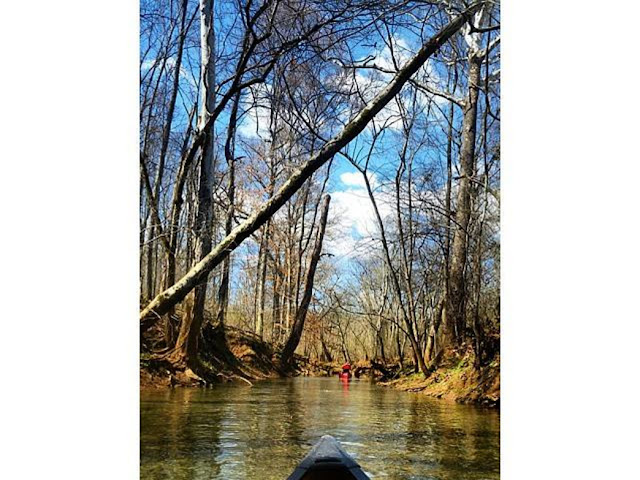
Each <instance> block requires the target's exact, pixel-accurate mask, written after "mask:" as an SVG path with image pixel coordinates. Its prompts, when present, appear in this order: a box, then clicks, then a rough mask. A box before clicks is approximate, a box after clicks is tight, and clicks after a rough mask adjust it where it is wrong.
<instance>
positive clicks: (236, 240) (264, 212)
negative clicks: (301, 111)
mask: <svg viewBox="0 0 640 480" xmlns="http://www.w3.org/2000/svg"><path fill="white" fill-rule="evenodd" d="M482 5H483V4H482V3H477V4H474V5H473V6H471V7H470V8H468V9H467V10H465V12H464V13H463V14H461V15H460V16H458V17H456V18H455V19H454V20H452V21H451V22H450V23H449V24H448V25H447V26H445V27H444V28H443V29H442V30H440V32H438V33H437V34H436V35H435V36H433V37H432V38H431V39H430V40H429V41H428V42H427V43H425V44H424V45H423V46H422V48H421V49H420V51H419V52H418V53H417V54H416V55H415V56H414V57H413V58H412V59H411V60H409V61H408V62H407V63H406V64H405V65H404V66H403V67H402V68H401V69H400V71H398V73H397V74H396V75H395V76H394V77H393V79H392V80H391V81H390V82H389V84H388V85H387V86H386V87H385V88H384V89H383V90H382V91H381V92H380V93H378V95H376V97H375V98H374V99H373V100H372V101H371V102H369V103H368V104H367V105H366V106H365V107H364V108H363V109H362V110H361V111H360V113H358V115H356V116H355V118H353V119H352V120H351V121H349V122H348V123H347V125H345V127H344V128H343V130H342V131H341V132H340V133H339V134H337V135H336V136H335V137H333V138H332V139H331V140H329V141H328V142H326V143H325V144H324V145H323V147H322V148H321V149H320V150H319V151H318V152H317V153H316V154H315V155H313V156H312V157H311V158H310V159H309V160H307V161H306V162H304V163H303V164H302V165H300V167H298V168H297V169H296V170H295V171H294V172H293V174H292V175H291V176H290V177H289V179H288V180H287V181H286V182H285V183H284V184H283V185H282V186H281V187H280V189H279V190H278V192H277V193H276V194H275V195H274V196H273V197H272V198H271V199H269V200H268V201H267V202H265V203H264V204H263V205H262V207H260V208H258V210H257V211H255V212H254V213H253V214H252V215H251V216H250V217H249V218H247V219H246V220H245V221H244V222H242V223H241V224H240V225H238V226H237V227H236V228H235V229H233V230H232V232H231V233H230V234H229V235H227V237H226V238H225V239H224V240H222V241H221V242H220V243H219V244H218V245H217V246H216V247H215V248H214V249H213V250H211V251H210V252H209V254H207V255H206V256H205V257H204V258H202V260H200V261H199V262H198V263H197V264H196V265H195V266H194V267H193V268H191V270H190V271H189V272H187V273H186V274H185V275H184V276H183V277H182V278H181V279H180V280H178V282H176V283H175V284H174V285H173V286H172V287H170V288H168V289H166V290H165V291H164V292H162V293H160V294H159V295H157V296H156V297H155V298H154V299H153V300H152V301H151V302H149V304H148V305H147V306H146V307H145V308H144V309H143V310H142V311H141V312H140V319H141V320H142V319H144V318H145V317H146V316H147V315H150V314H154V313H155V314H156V315H163V314H164V313H166V312H167V311H168V310H169V309H170V308H171V307H173V306H174V305H176V304H177V303H178V302H180V301H181V300H182V299H184V298H185V296H186V295H187V294H188V293H189V292H190V291H191V290H193V288H194V287H195V286H196V285H198V284H199V283H200V282H201V281H202V280H203V279H206V277H207V275H208V274H209V272H210V271H211V270H212V269H213V268H215V267H216V266H217V265H219V264H220V262H221V261H222V260H223V259H224V258H225V257H226V256H227V255H228V254H229V253H230V252H231V251H233V250H234V249H235V248H236V247H237V246H238V245H239V244H240V243H242V241H244V240H245V239H246V238H247V237H248V236H250V235H251V234H252V233H253V232H255V231H256V230H257V229H258V228H260V227H261V226H262V225H264V223H265V222H266V221H267V220H268V219H269V218H270V217H271V216H272V215H273V214H274V213H275V212H276V211H278V210H279V209H280V207H282V205H284V204H285V203H286V202H287V200H289V199H290V198H291V196H292V195H293V194H294V193H295V192H297V191H298V190H299V189H300V187H301V186H302V185H303V184H304V182H305V181H306V180H307V179H308V178H309V177H311V175H313V173H314V172H315V171H317V170H318V169H319V168H320V167H322V165H324V164H325V163H326V162H327V161H328V160H329V159H330V158H332V157H333V156H334V155H335V154H336V153H338V152H339V151H340V150H341V149H342V148H343V147H344V146H346V145H347V144H348V143H349V142H350V141H351V140H353V139H354V138H355V137H356V136H357V135H358V134H359V133H360V132H362V130H364V128H365V127H366V126H367V125H368V123H369V122H370V121H371V119H373V117H375V115H376V114H377V113H378V112H380V110H382V108H384V106H385V105H387V103H389V101H390V100H391V99H392V98H393V97H395V95H396V94H397V93H398V92H399V91H400V90H401V89H402V87H403V86H404V85H405V83H406V82H407V81H408V80H409V79H410V78H411V76H412V75H413V74H414V73H415V72H416V71H418V69H419V68H420V67H421V66H422V65H424V63H425V62H426V61H427V59H428V58H429V57H430V56H432V55H433V54H434V53H435V52H437V51H438V49H439V48H440V47H441V46H442V45H443V44H444V43H445V42H446V41H447V40H448V39H449V38H450V37H451V36H452V35H453V34H454V33H456V32H457V31H458V30H459V29H460V28H461V27H462V26H463V25H464V24H465V22H466V21H467V20H468V18H469V17H470V15H472V14H473V13H474V12H475V11H476V10H478V9H479V8H480V7H481V6H482Z"/></svg>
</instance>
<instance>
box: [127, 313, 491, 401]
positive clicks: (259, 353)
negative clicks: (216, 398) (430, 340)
mask: <svg viewBox="0 0 640 480" xmlns="http://www.w3.org/2000/svg"><path fill="white" fill-rule="evenodd" d="M217 335H219V331H218V329H217V328H216V327H213V326H211V325H210V324H208V325H207V326H205V327H204V329H203V337H202V341H203V343H204V344H205V346H208V347H212V346H214V344H215V341H216V340H215V339H216V336H217ZM149 337H150V336H149V335H148V336H147V338H149ZM225 337H226V339H227V344H228V348H229V352H228V353H231V356H230V357H227V358H221V357H220V356H215V355H213V354H211V353H210V352H211V351H215V350H208V349H207V348H206V347H205V349H203V351H202V358H201V359H200V360H201V366H200V369H199V370H198V374H196V373H195V372H193V371H192V370H191V369H185V370H184V371H178V370H175V369H174V368H173V367H172V366H171V364H169V363H167V362H166V361H164V360H162V359H161V357H160V356H158V355H157V354H153V353H152V352H150V351H149V350H148V348H147V349H143V351H142V352H141V356H140V388H141V389H163V388H172V387H193V388H206V387H215V385H216V384H220V383H225V382H234V383H237V384H239V385H253V383H254V382H256V381H263V380H269V379H275V378H286V377H294V376H310V377H331V376H337V374H338V373H339V372H340V371H341V364H342V362H339V361H332V362H328V361H321V360H311V359H309V358H307V357H303V356H300V355H295V356H294V360H293V363H292V364H291V365H289V366H288V367H286V368H284V367H283V366H282V364H281V362H280V359H279V355H278V353H277V351H276V349H275V348H274V346H273V345H271V344H270V343H268V342H265V341H263V340H261V339H260V338H259V337H258V336H256V335H255V334H253V333H252V332H248V331H244V330H240V329H237V328H233V327H226V332H225ZM145 345H147V344H146V343H145V342H143V347H144V346H145ZM145 350H146V351H145ZM207 352H209V353H207ZM446 358H448V360H447V362H446V363H443V364H441V365H439V366H438V367H437V368H434V369H433V371H432V372H431V373H430V375H429V376H426V377H425V375H424V374H422V373H421V372H418V371H417V369H416V368H415V367H414V365H412V364H408V363H406V362H403V366H400V362H399V361H398V360H397V359H396V360H395V361H387V362H385V363H381V361H380V360H379V359H374V360H370V359H364V360H358V361H355V362H353V364H352V368H353V373H354V377H356V378H358V379H370V380H373V381H375V382H376V384H377V385H380V386H383V387H387V388H394V389H397V390H401V391H406V392H413V393H419V394H422V395H427V396H430V397H434V398H439V399H443V400H445V401H452V402H456V403H462V404H474V405H478V406H484V407H491V408H499V406H500V356H499V354H498V355H497V356H496V358H495V359H494V360H493V361H492V362H490V363H489V364H488V365H486V366H483V367H480V368H477V367H475V366H474V361H473V349H472V348H470V347H469V348H465V346H464V345H463V348H462V349H461V350H459V351H455V352H449V353H448V355H447V356H446Z"/></svg>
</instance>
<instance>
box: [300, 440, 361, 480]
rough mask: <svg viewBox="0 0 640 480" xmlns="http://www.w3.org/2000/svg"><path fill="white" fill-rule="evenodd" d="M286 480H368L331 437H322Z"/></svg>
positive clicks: (358, 466)
mask: <svg viewBox="0 0 640 480" xmlns="http://www.w3.org/2000/svg"><path fill="white" fill-rule="evenodd" d="M287 480H370V479H369V477H368V476H367V475H366V474H365V473H364V472H363V471H362V468H360V465H358V463H357V462H356V461H355V460H354V459H353V458H352V457H351V456H350V455H349V454H348V453H347V452H345V451H344V450H343V449H342V447H341V446H340V443H339V442H338V441H337V440H336V439H335V438H333V437H332V436H331V435H323V436H322V438H320V441H319V442H318V443H317V444H316V445H315V446H314V447H313V448H312V449H311V451H310V452H309V453H308V454H307V456H306V457H304V459H303V460H302V462H300V464H299V465H298V466H297V467H296V469H295V471H294V472H293V473H292V474H291V475H290V476H289V478H288V479H287Z"/></svg>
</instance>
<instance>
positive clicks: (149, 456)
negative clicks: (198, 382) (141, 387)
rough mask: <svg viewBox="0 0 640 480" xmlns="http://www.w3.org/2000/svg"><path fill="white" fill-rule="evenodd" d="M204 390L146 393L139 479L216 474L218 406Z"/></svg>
mask: <svg viewBox="0 0 640 480" xmlns="http://www.w3.org/2000/svg"><path fill="white" fill-rule="evenodd" d="M206 393H207V392H206V391H204V390H200V389H190V388H180V389H175V390H168V391H165V392H157V393H156V392H154V393H153V394H148V396H149V397H150V398H148V399H147V401H145V400H143V401H142V404H141V405H142V406H141V411H142V413H143V418H144V421H143V422H141V429H140V430H141V436H140V439H141V449H140V453H141V455H140V458H141V464H140V469H141V472H140V473H141V474H140V476H141V478H153V479H158V480H165V479H166V480H197V479H204V478H207V479H209V478H211V476H212V475H217V474H218V472H219V471H220V466H219V465H218V463H217V462H216V456H217V454H218V453H219V448H218V445H219V441H218V438H219V431H220V413H219V405H216V404H212V403H210V402H207V401H205V398H204V397H203V395H206Z"/></svg>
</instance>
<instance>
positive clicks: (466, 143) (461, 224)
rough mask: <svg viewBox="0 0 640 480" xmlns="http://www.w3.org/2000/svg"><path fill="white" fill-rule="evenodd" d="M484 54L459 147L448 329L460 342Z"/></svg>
mask: <svg viewBox="0 0 640 480" xmlns="http://www.w3.org/2000/svg"><path fill="white" fill-rule="evenodd" d="M481 66H482V58H481V57H479V56H477V55H470V58H469V80H468V82H469V94H468V97H467V101H466V102H465V106H464V118H463V121H462V147H461V149H460V183H459V185H458V199H457V205H456V229H455V233H454V236H453V247H452V258H451V272H450V295H449V308H448V311H447V314H448V315H447V317H448V318H447V320H448V322H449V325H447V327H448V328H447V333H448V336H449V339H450V340H452V341H453V342H455V343H458V344H459V343H460V342H461V341H462V339H463V335H464V327H465V323H466V322H465V303H466V292H465V281H464V271H465V265H466V262H467V243H468V242H467V240H468V239H467V237H468V232H467V228H468V226H469V219H470V217H471V188H472V184H471V179H472V177H473V175H474V172H475V145H476V118H477V112H478V92H479V87H480V72H481Z"/></svg>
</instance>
